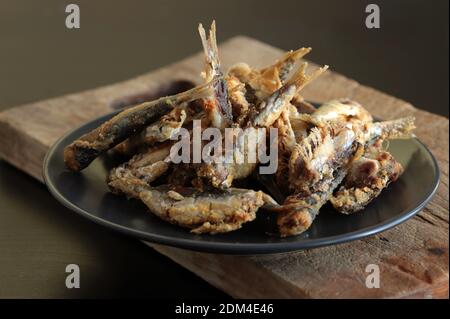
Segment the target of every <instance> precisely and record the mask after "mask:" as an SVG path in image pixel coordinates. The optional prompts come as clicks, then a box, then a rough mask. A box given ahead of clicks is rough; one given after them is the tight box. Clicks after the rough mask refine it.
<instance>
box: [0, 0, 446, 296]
mask: <svg viewBox="0 0 450 319" xmlns="http://www.w3.org/2000/svg"><path fill="white" fill-rule="evenodd" d="M78 3H79V4H80V7H81V11H82V27H81V29H80V30H76V31H75V30H67V29H65V27H64V7H63V5H62V4H61V3H60V2H57V1H47V5H45V6H44V2H40V3H39V6H37V5H38V4H36V3H31V2H30V3H29V4H27V5H24V4H23V3H22V4H20V3H16V2H8V3H4V2H2V3H0V37H1V38H2V47H3V48H6V49H4V50H0V61H2V66H1V68H2V72H0V87H2V88H5V89H4V90H2V94H1V96H0V108H1V109H6V108H8V107H10V106H13V105H15V104H22V103H25V102H30V101H33V100H38V99H43V98H48V97H51V96H57V95H61V94H64V93H68V92H72V91H78V90H81V89H87V88H90V87H95V86H98V85H101V84H106V83H110V82H115V81H118V80H122V79H125V78H128V77H130V76H133V75H137V74H139V73H143V72H144V71H148V70H150V69H153V68H156V67H158V66H161V65H164V64H166V63H168V62H172V61H175V60H177V59H179V58H180V57H183V56H186V55H188V54H190V53H193V52H195V51H198V49H199V43H198V39H197V35H196V34H195V28H196V23H197V22H198V21H204V22H205V23H208V22H209V20H210V19H211V18H212V17H214V18H216V19H217V22H218V26H219V37H220V39H221V40H222V39H224V38H228V37H230V36H232V35H234V34H237V33H247V34H249V35H253V36H255V37H257V38H260V39H264V40H265V41H267V42H269V43H272V44H275V45H278V46H281V47H284V48H286V49H288V48H295V47H297V46H298V45H303V44H305V45H311V46H313V48H314V49H315V50H314V54H313V55H311V59H313V60H315V61H316V62H319V63H329V64H331V65H332V66H333V67H334V69H335V70H338V71H340V72H342V73H345V74H346V75H349V76H350V77H352V78H355V79H357V80H359V81H360V82H363V83H365V84H369V85H372V86H375V87H377V88H379V89H381V90H383V91H386V92H387V93H391V94H393V95H396V96H398V97H401V98H404V99H406V100H409V101H411V102H413V103H414V104H415V105H418V106H420V107H421V108H423V109H426V110H429V111H432V112H436V113H441V114H443V115H448V108H447V105H448V59H447V56H448V2H447V1H442V2H439V1H437V2H436V3H434V2H433V7H431V6H426V5H425V2H423V3H422V2H420V3H415V2H414V1H413V2H409V3H410V7H408V9H405V7H404V5H406V3H404V4H401V5H398V6H395V5H393V4H388V3H387V2H383V1H380V6H381V8H382V14H383V17H384V18H383V20H382V21H383V25H382V29H380V30H376V31H375V32H371V31H368V30H367V29H365V28H364V26H363V24H362V21H363V12H364V6H363V5H362V4H361V2H359V1H358V2H349V6H348V7H347V8H336V7H333V6H336V4H334V3H333V2H331V1H330V2H328V3H327V4H323V5H322V6H319V5H313V4H310V3H306V2H305V3H303V4H301V3H300V4H299V3H298V1H286V4H285V5H284V6H282V5H280V2H277V6H281V7H282V8H285V10H276V9H277V8H275V7H271V6H273V4H272V5H268V6H263V7H261V6H258V5H257V3H256V2H246V5H245V6H244V7H242V11H240V12H237V13H236V12H235V9H233V8H235V6H234V5H232V4H224V3H221V4H215V5H211V4H206V2H204V3H202V2H200V3H197V4H196V5H195V7H196V8H187V7H186V8H184V7H179V6H178V7H177V6H175V2H170V1H169V2H165V3H164V5H163V4H160V5H157V6H152V7H150V6H149V5H148V4H144V3H131V4H130V5H128V6H127V7H126V8H123V7H120V6H119V5H117V4H116V5H113V4H111V3H110V2H104V3H102V2H101V1H99V2H96V3H95V4H93V3H92V2H91V3H88V2H86V1H79V2H78ZM324 8H325V9H324ZM294 9H295V10H294ZM189 10H191V11H189ZM186 12H189V13H186ZM337 13H339V14H337ZM320 14H321V15H322V16H321V17H320ZM436 15H441V17H440V18H439V17H437V16H436ZM231 16H233V19H231ZM168 17H171V19H168ZM312 17H315V18H314V19H313V18H312ZM239 19H241V20H242V21H243V23H235V22H234V21H236V20H239ZM394 20H395V23H394ZM419 20H420V21H422V23H421V24H420V25H419V24H418V23H417V21H419ZM263 26H264V27H263ZM162 30H163V31H164V32H161V31H162ZM286 30H289V31H288V32H287V31H286ZM293 32H295V34H296V35H295V37H294V36H292V34H293ZM418 39H420V45H418V44H417V41H418ZM430 48H434V49H430ZM355 56H357V58H356V59H355V58H354V57H355ZM352 57H353V58H352ZM421 60H426V61H427V64H426V65H423V64H420V63H419V62H418V61H421ZM380 65H382V66H383V67H382V68H380ZM92 70H95V72H92ZM387 73H388V74H389V76H386V74H387ZM420 79H423V80H420ZM429 79H433V80H429ZM419 88H420V89H419ZM69 263H76V264H79V265H80V268H81V278H82V279H81V284H82V285H83V287H86V289H80V290H76V289H72V290H68V289H66V287H65V285H64V280H65V277H66V274H65V272H64V270H65V266H66V265H67V264H69ZM83 274H86V275H85V276H83ZM118 296H123V297H130V296H148V297H188V296H189V297H220V296H225V294H223V293H222V292H220V291H219V290H217V289H215V288H213V287H212V286H210V285H208V284H207V283H205V282H204V281H203V280H201V279H200V278H198V277H196V276H195V275H193V274H192V273H190V272H188V271H187V270H185V269H183V268H181V267H179V266H177V265H176V264H175V263H173V262H171V261H170V260H168V259H167V258H165V257H163V256H162V255H160V254H158V253H156V252H154V251H153V250H152V249H150V248H149V247H147V246H145V245H144V244H142V243H140V242H138V241H135V240H132V239H129V238H126V237H123V236H121V235H118V234H116V233H112V232H110V231H108V230H106V229H104V228H101V227H98V226H96V225H94V224H92V223H90V222H88V221H85V220H84V219H82V218H81V217H78V216H76V215H75V214H73V213H71V212H69V211H68V210H67V209H65V208H63V207H62V206H61V205H59V204H58V203H57V202H56V201H55V200H54V199H53V198H52V197H51V195H50V194H49V193H48V192H47V190H46V188H45V187H44V186H43V185H42V184H40V183H39V182H37V181H36V180H34V179H33V178H31V177H29V176H27V175H25V174H24V173H22V172H20V171H18V170H16V169H15V168H13V167H11V166H9V165H8V164H6V163H4V162H0V297H42V298H46V297H118Z"/></svg>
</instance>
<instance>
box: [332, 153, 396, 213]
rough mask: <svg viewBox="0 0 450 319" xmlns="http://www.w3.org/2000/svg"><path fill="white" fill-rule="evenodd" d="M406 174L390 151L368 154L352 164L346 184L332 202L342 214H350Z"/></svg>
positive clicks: (363, 206) (364, 205) (357, 210)
mask: <svg viewBox="0 0 450 319" xmlns="http://www.w3.org/2000/svg"><path fill="white" fill-rule="evenodd" d="M402 173H403V167H402V165H401V164H400V163H399V162H397V161H396V160H395V158H394V157H393V156H392V155H391V154H390V153H389V152H386V151H379V152H377V153H376V154H375V155H373V154H366V155H365V156H364V157H362V158H360V159H359V160H357V161H355V162H354V163H352V164H351V166H350V168H349V173H348V175H347V176H346V177H345V180H344V183H343V185H342V186H341V187H340V188H339V189H338V191H337V192H336V193H335V194H334V195H333V196H332V197H331V198H330V202H331V204H332V205H333V207H334V208H335V209H336V210H337V211H339V212H340V213H343V214H346V215H348V214H353V213H356V212H359V211H361V210H363V209H364V208H365V207H366V206H367V205H368V204H369V203H370V202H371V201H372V200H374V199H375V198H376V197H378V196H379V195H380V194H381V192H382V191H383V189H385V188H386V187H388V186H389V184H390V183H391V182H394V181H396V180H397V179H398V178H399V177H400V175H401V174H402Z"/></svg>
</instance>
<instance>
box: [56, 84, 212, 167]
mask: <svg viewBox="0 0 450 319" xmlns="http://www.w3.org/2000/svg"><path fill="white" fill-rule="evenodd" d="M210 89H211V83H206V84H203V85H200V86H198V87H195V88H193V89H191V90H188V91H185V92H183V93H180V94H177V95H173V96H167V97H162V98H160V99H158V100H155V101H152V102H146V103H143V104H140V105H137V106H134V107H132V108H129V109H126V110H124V111H122V112H120V113H119V114H117V115H116V116H114V117H113V118H112V119H110V120H109V121H107V122H105V123H103V124H102V125H101V126H100V127H98V128H96V129H94V130H93V131H91V132H89V133H87V134H85V135H83V136H81V137H80V138H79V139H78V140H76V141H74V142H73V143H72V144H70V145H69V146H67V147H66V148H65V149H64V162H65V164H66V167H67V168H68V169H69V170H71V171H80V170H82V169H83V168H85V167H87V166H88V165H89V164H90V163H91V162H92V161H93V160H94V159H95V158H96V157H97V156H99V155H100V154H101V153H103V152H105V151H107V150H108V149H110V148H112V147H113V146H115V145H117V144H119V143H120V142H122V141H124V140H125V139H127V138H128V137H130V136H131V135H133V134H134V133H136V132H139V131H141V130H143V129H144V128H145V127H146V126H148V125H150V124H151V123H153V122H155V121H157V120H158V119H159V118H160V117H161V116H163V115H164V114H166V113H168V112H170V111H171V110H173V108H174V106H175V105H179V104H181V103H183V102H189V101H192V100H196V99H200V98H204V97H206V96H208V95H209V94H210Z"/></svg>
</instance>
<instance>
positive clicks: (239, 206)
mask: <svg viewBox="0 0 450 319" xmlns="http://www.w3.org/2000/svg"><path fill="white" fill-rule="evenodd" d="M154 165H155V164H153V166H154ZM109 185H110V187H112V188H113V189H114V190H115V191H116V192H117V193H123V194H126V195H127V196H128V197H132V198H136V199H139V200H141V201H142V202H143V203H144V204H145V205H146V206H147V207H148V208H149V210H150V211H151V212H152V213H153V214H155V215H156V216H158V217H159V218H161V219H163V220H165V221H168V222H170V223H172V224H175V225H178V226H181V227H186V228H190V229H192V230H191V232H193V233H196V234H203V233H208V234H218V233H225V232H229V231H233V230H236V229H238V228H240V227H242V225H243V224H244V223H246V222H249V221H252V220H254V219H255V218H256V212H257V210H258V209H259V208H260V207H261V206H263V205H264V204H265V203H268V204H269V205H276V202H275V201H273V200H272V199H271V198H270V197H269V196H268V195H266V194H264V193H263V192H261V191H253V190H248V189H238V188H230V189H228V190H226V191H214V192H202V191H198V190H197V189H195V188H193V187H176V186H170V185H161V186H157V187H150V186H149V185H148V184H147V183H146V182H145V181H144V180H143V179H140V178H137V177H135V176H133V175H128V174H122V175H121V176H117V177H116V178H115V179H114V180H113V181H111V182H110V184H109Z"/></svg>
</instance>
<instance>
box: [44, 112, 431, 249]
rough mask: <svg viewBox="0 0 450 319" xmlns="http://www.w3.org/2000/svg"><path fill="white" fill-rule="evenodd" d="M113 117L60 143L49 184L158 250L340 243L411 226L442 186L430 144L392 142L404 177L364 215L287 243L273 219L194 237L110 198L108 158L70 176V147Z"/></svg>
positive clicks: (330, 214)
mask: <svg viewBox="0 0 450 319" xmlns="http://www.w3.org/2000/svg"><path fill="white" fill-rule="evenodd" d="M113 115H114V114H110V115H107V116H103V117H100V118H98V119H96V120H93V121H91V122H89V123H87V124H85V125H83V126H81V127H79V128H77V129H75V130H74V131H72V132H70V133H68V134H67V135H66V136H64V137H62V138H61V139H60V140H59V141H58V142H57V143H56V144H55V145H54V146H53V147H52V148H51V149H50V151H49V152H48V154H47V156H46V158H45V161H44V178H45V182H46V184H47V186H48V188H49V190H50V192H51V193H52V194H53V195H54V196H55V197H56V199H57V200H59V201H60V202H61V203H62V204H63V205H64V206H66V207H68V208H70V209H72V210H73V211H75V212H77V213H79V214H81V215H82V216H85V217H87V218H88V219H90V220H92V221H94V222H96V223H99V224H101V225H104V226H107V227H109V228H112V229H114V230H117V231H120V232H122V233H125V234H128V235H131V236H134V237H137V238H140V239H144V240H147V241H150V242H154V243H159V244H164V245H170V246H176V247H182V248H187V249H192V250H199V251H207V252H214V253H231V254H268V253H280V252H287V251H294V250H300V249H305V248H314V247H319V246H325V245H333V244H338V243H342V242H346V241H350V240H355V239H359V238H362V237H366V236H371V235H374V234H376V233H379V232H382V231H384V230H387V229H389V228H391V227H393V226H396V225H398V224H400V223H402V222H404V221H406V220H407V219H408V218H410V217H412V216H413V215H414V214H416V213H417V212H419V211H420V210H421V209H422V208H423V207H424V206H425V205H426V204H427V203H428V201H429V200H430V199H431V197H432V196H433V194H434V193H435V191H436V189H437V186H438V184H439V169H438V165H437V163H436V160H435V158H434V157H433V155H432V154H431V153H430V151H429V150H428V149H427V148H426V147H425V145H423V144H422V143H421V142H420V141H419V140H417V139H410V140H397V141H391V142H390V148H389V149H390V152H392V154H393V155H394V156H395V158H396V159H397V160H398V161H399V162H400V163H401V164H402V165H403V166H404V167H405V172H404V174H403V175H402V176H401V177H400V179H399V180H398V181H397V182H395V183H393V184H391V186H389V188H388V189H387V190H385V191H384V192H383V193H382V194H381V195H380V196H379V197H378V198H377V199H375V200H374V201H373V202H372V203H371V204H370V205H369V206H368V207H367V208H366V209H365V210H364V211H363V212H361V213H357V214H354V215H351V216H345V215H341V214H339V213H337V212H335V211H334V210H333V209H331V208H329V207H327V206H326V207H323V208H322V210H321V213H320V215H319V216H318V217H317V219H316V220H315V222H314V223H313V225H312V227H311V228H310V229H309V230H308V231H307V232H305V233H304V234H302V235H299V236H296V237H290V238H284V239H282V238H279V237H277V236H273V235H268V233H271V232H273V227H274V222H275V221H274V220H273V215H271V214H270V213H265V212H261V213H260V214H258V217H257V219H256V220H255V221H254V222H251V223H247V224H245V225H244V226H243V227H242V229H240V230H238V231H235V232H231V233H228V234H221V235H194V234H191V233H189V231H188V230H187V229H184V228H180V227H177V226H173V225H171V224H169V223H167V222H164V221H162V220H160V219H159V218H157V217H155V216H153V215H152V214H151V213H149V212H148V211H147V210H146V208H145V206H144V205H143V204H141V203H140V202H138V201H136V200H127V199H125V198H124V197H120V196H115V195H112V194H111V193H110V192H109V190H108V187H107V185H106V182H105V180H106V176H107V172H108V170H109V168H111V167H112V165H113V164H114V163H112V160H111V159H110V158H109V157H108V156H106V155H104V156H102V157H100V158H98V159H97V160H95V161H94V162H93V163H92V164H91V165H90V166H89V167H88V168H87V169H85V170H83V171H82V172H80V173H72V172H68V171H67V170H66V169H65V167H64V162H63V149H64V147H65V146H66V145H68V144H70V143H71V142H72V141H74V140H75V139H77V138H78V137H80V136H81V135H82V134H84V133H86V132H88V131H91V130H92V129H94V128H95V127H97V126H99V125H100V124H101V123H102V122H104V121H106V120H108V119H109V118H110V117H112V116H113Z"/></svg>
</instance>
